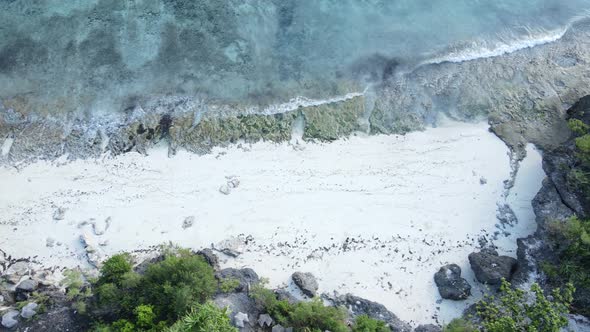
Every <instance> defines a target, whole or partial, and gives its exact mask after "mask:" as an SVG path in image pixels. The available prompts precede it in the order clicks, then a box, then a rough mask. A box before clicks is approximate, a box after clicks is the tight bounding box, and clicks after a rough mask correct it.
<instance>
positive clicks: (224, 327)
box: [166, 302, 238, 332]
mask: <svg viewBox="0 0 590 332" xmlns="http://www.w3.org/2000/svg"><path fill="white" fill-rule="evenodd" d="M237 331H238V329H236V328H235V327H233V326H232V325H231V323H230V320H229V318H228V316H227V309H219V308H217V307H216V306H215V305H214V304H213V303H211V302H207V303H205V304H202V305H196V306H194V307H192V308H191V309H190V310H189V311H188V313H187V314H186V315H184V316H183V317H182V318H180V319H179V320H178V321H177V322H176V323H175V324H174V325H172V326H171V327H170V328H168V329H166V332H237Z"/></svg>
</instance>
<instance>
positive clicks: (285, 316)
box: [251, 285, 390, 332]
mask: <svg viewBox="0 0 590 332" xmlns="http://www.w3.org/2000/svg"><path fill="white" fill-rule="evenodd" d="M251 295H252V297H253V298H254V299H255V300H256V302H257V303H258V304H260V305H262V307H264V308H265V310H266V311H267V312H268V313H269V315H271V316H272V318H273V319H274V320H275V321H276V322H277V323H278V324H281V325H282V326H290V327H294V328H295V330H296V331H304V332H307V331H309V332H320V331H326V330H327V331H332V332H348V331H350V329H349V327H348V326H347V324H346V310H345V309H344V308H342V307H327V306H324V304H323V303H322V301H321V300H320V299H318V298H316V299H313V300H312V301H310V302H299V303H295V304H292V303H289V302H288V301H286V300H279V299H277V297H276V295H275V293H274V292H273V291H271V290H269V289H266V288H264V287H263V286H261V285H258V286H256V287H254V289H253V291H252V294H251ZM352 331H353V332H386V331H390V329H389V327H388V326H387V324H386V323H384V322H382V321H379V320H376V319H372V318H370V317H368V316H365V315H362V316H359V317H358V318H357V319H356V321H355V324H354V325H353V326H352Z"/></svg>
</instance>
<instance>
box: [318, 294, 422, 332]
mask: <svg viewBox="0 0 590 332" xmlns="http://www.w3.org/2000/svg"><path fill="white" fill-rule="evenodd" d="M325 297H326V298H327V299H328V300H329V301H331V302H332V303H333V305H335V306H344V307H346V308H347V309H348V311H349V313H350V314H351V315H352V317H357V316H360V315H367V316H369V317H371V318H373V319H378V320H382V321H384V322H386V323H387V324H389V327H390V328H391V330H392V331H393V332H410V331H412V328H411V327H410V324H408V323H406V322H404V321H402V320H400V319H399V318H398V317H397V316H396V315H395V314H394V313H392V312H391V311H389V310H387V308H385V306H384V305H382V304H379V303H376V302H372V301H369V300H366V299H363V298H361V297H358V296H354V295H352V294H346V295H341V296H338V295H336V296H333V297H332V296H327V295H326V296H325Z"/></svg>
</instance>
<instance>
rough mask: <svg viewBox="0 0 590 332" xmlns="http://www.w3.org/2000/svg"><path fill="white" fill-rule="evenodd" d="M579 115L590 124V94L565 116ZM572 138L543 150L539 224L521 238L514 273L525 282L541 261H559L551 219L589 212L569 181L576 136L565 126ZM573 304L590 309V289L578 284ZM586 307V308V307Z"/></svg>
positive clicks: (537, 199) (584, 215)
mask: <svg viewBox="0 0 590 332" xmlns="http://www.w3.org/2000/svg"><path fill="white" fill-rule="evenodd" d="M568 119H577V120H580V121H581V122H582V123H584V124H585V125H590V96H586V97H583V98H582V99H580V100H579V101H578V102H576V103H575V104H574V105H573V106H572V107H571V108H570V109H569V110H568V111H567V116H566V120H568ZM566 132H567V134H568V136H569V139H568V140H567V141H565V142H563V143H562V144H560V145H558V146H557V147H552V148H548V149H546V151H544V154H543V169H544V170H545V173H546V174H547V178H546V179H545V180H544V181H543V185H542V188H541V190H540V191H539V193H538V194H537V195H536V197H535V198H534V200H533V202H532V205H533V210H534V212H535V216H536V222H537V225H538V228H537V231H536V232H535V234H534V235H532V236H530V237H528V238H526V239H519V241H518V260H519V269H518V271H517V273H516V276H515V281H516V282H517V283H523V282H525V281H528V280H529V279H530V276H531V275H534V274H536V273H541V274H543V269H541V268H539V266H540V264H541V263H543V264H547V263H548V264H552V265H559V263H560V258H559V257H560V246H559V244H558V243H554V242H555V239H554V238H553V237H552V236H551V234H550V227H549V224H550V223H554V222H559V221H566V220H568V219H569V218H570V217H572V216H573V215H577V216H578V217H581V218H588V216H590V214H589V212H590V202H589V201H588V198H587V197H586V195H585V194H584V193H583V192H579V191H578V189H577V188H576V186H572V185H571V184H570V183H568V176H569V174H570V173H571V171H572V170H573V169H574V168H576V167H578V163H579V161H578V160H577V153H576V151H575V137H574V136H573V135H571V131H569V129H568V130H566ZM543 285H544V286H545V287H546V288H548V289H550V288H551V287H559V286H561V285H560V284H553V285H552V284H551V283H544V284H543ZM573 307H574V308H576V310H577V311H580V310H581V311H583V312H590V309H588V308H590V290H588V289H585V288H583V287H579V285H578V287H577V289H576V293H575V294H574V304H573ZM584 308H586V309H584Z"/></svg>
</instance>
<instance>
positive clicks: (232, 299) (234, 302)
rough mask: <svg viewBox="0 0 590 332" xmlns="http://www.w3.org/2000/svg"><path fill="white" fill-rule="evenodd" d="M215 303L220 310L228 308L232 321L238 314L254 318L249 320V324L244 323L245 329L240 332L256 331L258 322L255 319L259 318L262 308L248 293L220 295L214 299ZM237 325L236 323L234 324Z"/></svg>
mask: <svg viewBox="0 0 590 332" xmlns="http://www.w3.org/2000/svg"><path fill="white" fill-rule="evenodd" d="M213 303H215V305H216V306H217V307H219V308H228V310H229V317H232V319H233V318H234V317H235V316H236V315H237V314H238V313H240V312H241V313H244V314H247V315H248V317H252V319H249V322H245V321H242V322H244V323H245V324H244V327H243V328H241V329H240V332H254V331H256V324H257V322H256V320H255V319H254V317H259V316H260V314H262V313H263V312H261V310H260V308H259V307H258V306H257V305H256V302H255V301H254V299H252V298H251V297H250V296H248V294H246V293H229V294H218V295H217V296H215V297H214V298H213ZM232 323H234V324H235V323H236V322H232Z"/></svg>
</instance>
